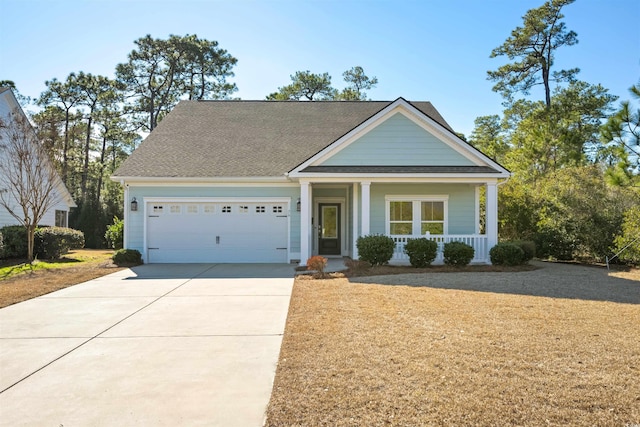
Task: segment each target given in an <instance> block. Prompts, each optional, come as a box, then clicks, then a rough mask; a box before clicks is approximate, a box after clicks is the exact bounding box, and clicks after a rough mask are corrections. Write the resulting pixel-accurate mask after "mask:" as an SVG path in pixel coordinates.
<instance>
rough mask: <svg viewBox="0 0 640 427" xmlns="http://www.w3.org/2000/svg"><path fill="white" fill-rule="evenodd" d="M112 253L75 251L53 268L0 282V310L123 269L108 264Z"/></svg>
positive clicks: (107, 251) (23, 274)
mask: <svg viewBox="0 0 640 427" xmlns="http://www.w3.org/2000/svg"><path fill="white" fill-rule="evenodd" d="M112 254H113V251H109V250H98V249H80V250H75V251H72V252H70V253H68V254H67V255H65V257H64V258H63V260H61V261H62V262H61V263H60V266H57V267H56V268H48V269H42V270H34V271H30V272H25V273H21V274H20V275H17V276H13V277H10V278H8V279H3V280H0V308H2V307H6V306H8V305H11V304H15V303H18V302H21V301H25V300H28V299H31V298H35V297H38V296H40V295H44V294H48V293H50V292H54V291H57V290H59V289H63V288H66V287H68V286H72V285H77V284H78V283H83V282H86V281H88V280H91V279H95V278H96V277H101V276H104V275H106V274H111V273H115V272H116V271H119V270H122V268H120V267H117V266H115V265H114V264H113V263H112V262H111V255H112Z"/></svg>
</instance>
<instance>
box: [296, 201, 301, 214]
mask: <svg viewBox="0 0 640 427" xmlns="http://www.w3.org/2000/svg"><path fill="white" fill-rule="evenodd" d="M296 211H298V212H300V197H298V202H297V203H296Z"/></svg>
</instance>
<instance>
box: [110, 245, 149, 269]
mask: <svg viewBox="0 0 640 427" xmlns="http://www.w3.org/2000/svg"><path fill="white" fill-rule="evenodd" d="M111 259H112V260H113V262H114V264H115V265H118V266H122V267H131V266H134V265H140V264H142V254H140V252H139V251H137V250H135V249H118V250H117V251H115V253H114V254H113V256H112V257H111Z"/></svg>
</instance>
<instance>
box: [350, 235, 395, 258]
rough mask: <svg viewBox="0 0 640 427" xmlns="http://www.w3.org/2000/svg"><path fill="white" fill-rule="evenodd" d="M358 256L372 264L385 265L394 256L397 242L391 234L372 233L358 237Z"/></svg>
mask: <svg viewBox="0 0 640 427" xmlns="http://www.w3.org/2000/svg"><path fill="white" fill-rule="evenodd" d="M356 247H357V248H358V257H359V258H360V259H361V260H362V261H367V262H368V263H369V264H371V265H383V264H386V263H388V262H389V260H390V259H391V257H393V250H394V249H395V247H396V243H395V242H394V241H393V239H392V238H391V237H389V236H384V235H382V234H372V235H369V236H362V237H358V240H357V241H356Z"/></svg>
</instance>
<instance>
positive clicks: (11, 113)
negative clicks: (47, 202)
mask: <svg viewBox="0 0 640 427" xmlns="http://www.w3.org/2000/svg"><path fill="white" fill-rule="evenodd" d="M17 116H22V117H24V118H27V116H26V115H25V113H24V111H23V110H22V107H20V104H19V103H18V101H17V99H16V97H15V95H14V93H13V91H12V90H11V88H9V87H0V118H1V119H2V120H3V122H5V123H6V125H7V126H11V124H10V121H11V120H15V117H17ZM2 145H3V144H2V140H0V156H6V155H8V154H7V151H6V150H4V149H2V147H1V146H2ZM54 184H55V186H54V190H53V192H52V193H53V195H52V204H51V207H50V208H49V209H48V210H47V211H45V213H44V215H43V217H42V219H41V220H40V223H39V225H48V226H57V227H67V226H68V224H69V210H70V209H71V208H75V207H76V204H75V203H74V201H73V197H72V196H71V194H70V193H69V190H68V189H67V187H66V186H65V185H64V182H62V179H60V176H58V175H56V177H55V182H54ZM2 186H3V180H2V179H0V191H3V189H2ZM7 204H8V205H9V206H10V207H11V209H12V210H14V209H15V210H17V211H21V209H20V208H19V206H18V201H17V200H16V201H15V205H14V206H12V203H11V200H9V203H7ZM6 225H22V224H21V223H20V222H19V221H18V220H17V219H16V218H14V217H13V216H12V215H11V214H10V213H9V211H8V210H7V209H5V207H4V206H0V228H2V227H4V226H6Z"/></svg>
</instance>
